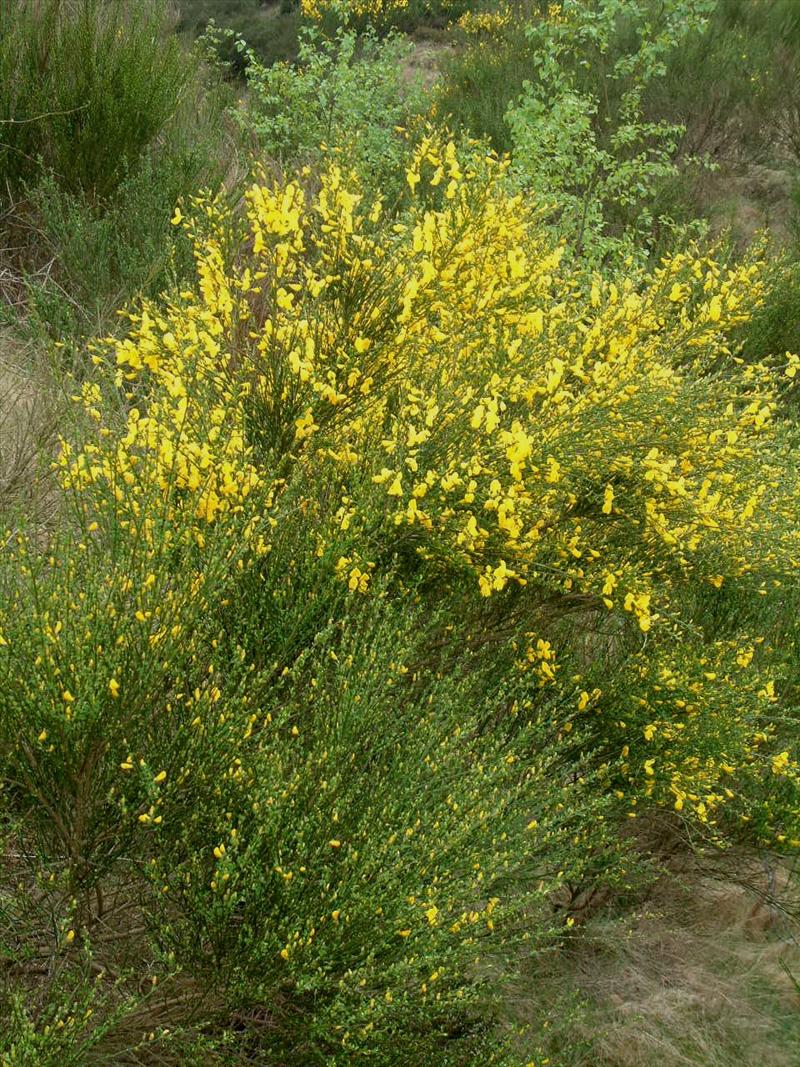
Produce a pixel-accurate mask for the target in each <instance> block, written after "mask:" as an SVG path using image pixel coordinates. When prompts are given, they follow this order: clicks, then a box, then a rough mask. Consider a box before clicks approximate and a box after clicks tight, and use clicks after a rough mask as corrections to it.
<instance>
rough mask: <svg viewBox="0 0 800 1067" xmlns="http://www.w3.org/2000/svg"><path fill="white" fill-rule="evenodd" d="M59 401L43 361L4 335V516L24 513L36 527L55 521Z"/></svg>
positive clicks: (0, 508) (0, 443) (0, 388)
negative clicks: (52, 463) (54, 459)
mask: <svg viewBox="0 0 800 1067" xmlns="http://www.w3.org/2000/svg"><path fill="white" fill-rule="evenodd" d="M59 406H60V402H59V396H58V391H57V389H56V387H55V384H54V382H53V380H52V376H51V373H50V370H49V368H48V367H47V366H46V363H45V360H44V357H43V356H42V354H41V353H40V352H38V351H37V350H36V349H35V348H34V346H32V345H21V344H19V343H17V342H16V341H15V340H14V339H13V338H11V337H10V336H8V335H3V334H0V516H2V519H3V523H4V525H6V524H8V523H9V522H13V518H14V516H15V514H19V513H20V512H21V511H22V512H24V513H25V514H26V516H27V517H28V518H29V519H31V520H32V521H33V522H34V523H36V524H47V523H49V521H50V520H51V519H52V518H53V515H54V511H55V508H56V502H55V500H56V498H55V493H54V491H53V486H52V482H51V478H50V461H51V459H52V456H53V450H54V447H55V442H56V437H57V432H58V425H59V415H58V412H59Z"/></svg>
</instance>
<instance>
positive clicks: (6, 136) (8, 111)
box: [0, 0, 195, 197]
mask: <svg viewBox="0 0 800 1067" xmlns="http://www.w3.org/2000/svg"><path fill="white" fill-rule="evenodd" d="M168 30H169V21H168V19H167V16H166V14H165V5H164V3H163V2H161V0H134V2H133V3H123V2H121V0H106V2H103V0H74V2H71V0H43V2H42V3H39V2H36V0H2V2H0V132H1V136H0V176H1V177H2V184H3V186H7V187H9V188H10V189H11V191H12V193H14V192H16V193H19V192H20V191H21V189H22V185H23V183H24V182H31V181H34V182H35V180H36V179H37V177H38V175H39V174H41V173H42V172H45V173H48V172H52V173H54V174H55V176H56V178H57V181H58V183H59V185H60V186H61V187H62V188H63V189H65V190H66V191H67V192H70V193H74V194H78V193H83V194H86V195H88V196H90V197H104V196H109V195H111V194H112V193H113V192H114V191H115V190H116V188H117V187H118V185H119V184H120V182H121V181H122V180H123V178H124V177H125V175H126V174H127V173H129V172H130V170H131V169H133V168H135V166H136V164H137V163H138V161H139V159H140V157H141V155H142V153H143V152H144V151H145V149H146V148H147V147H148V145H150V144H151V143H152V142H153V140H154V139H155V138H156V137H157V136H158V135H159V134H160V133H161V132H162V130H163V129H164V127H165V126H166V125H167V123H168V122H169V120H170V119H171V118H172V116H173V115H174V114H175V112H176V110H177V108H178V106H179V104H180V102H181V99H182V97H183V95H184V94H185V93H186V92H187V91H188V89H189V87H190V85H191V83H192V81H193V79H194V76H195V71H194V67H193V64H192V63H191V62H188V61H187V58H186V56H185V54H184V52H183V50H182V49H181V47H180V44H179V42H178V40H177V39H176V38H175V37H174V35H171V34H170V33H169V32H168Z"/></svg>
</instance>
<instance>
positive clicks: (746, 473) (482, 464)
mask: <svg viewBox="0 0 800 1067" xmlns="http://www.w3.org/2000/svg"><path fill="white" fill-rule="evenodd" d="M505 175H506V165H505V164H504V163H503V162H501V161H497V160H495V159H492V158H484V157H482V156H481V155H480V154H476V152H475V151H474V150H470V151H467V152H460V151H458V150H457V148H456V146H455V145H454V144H453V143H452V142H446V141H444V142H443V141H441V140H440V139H439V138H438V137H436V136H435V135H430V136H426V137H423V138H422V139H421V140H420V142H419V143H418V144H417V146H416V147H415V149H414V150H413V151H412V152H411V154H410V158H409V164H408V170H407V187H408V210H407V212H406V213H405V214H403V215H400V216H396V217H386V212H385V208H384V205H383V203H382V202H381V199H380V197H379V196H378V195H376V196H367V195H366V194H364V193H363V191H362V190H361V189H360V188H358V186H357V185H356V183H355V182H354V180H352V179H351V178H349V177H348V175H346V174H345V173H344V172H343V171H342V169H341V167H340V166H339V165H338V164H336V163H333V164H331V165H330V166H328V167H327V169H326V170H325V171H324V173H323V174H322V175H321V177H320V180H319V183H318V185H316V187H315V186H313V185H312V177H311V175H309V174H304V175H300V176H298V177H297V178H295V179H293V180H288V181H279V182H276V181H267V180H261V181H258V182H257V183H255V184H253V185H252V187H251V188H250V189H249V190H248V192H247V195H246V201H245V204H246V206H245V213H246V219H243V218H241V217H236V216H234V215H232V214H231V212H230V211H229V209H227V208H226V207H224V206H223V205H222V204H220V203H217V202H214V201H209V202H198V203H196V204H195V205H194V212H193V214H194V216H195V218H196V219H201V220H202V223H203V225H202V226H200V225H199V223H197V222H188V223H185V225H186V227H187V232H188V233H189V234H190V236H191V237H192V239H193V241H194V245H195V255H196V258H197V264H198V277H199V284H198V286H197V288H196V290H194V291H191V292H187V293H184V294H182V295H181V297H180V299H179V300H178V301H177V302H176V303H175V304H173V305H172V306H170V307H168V308H167V309H166V310H164V311H157V310H156V309H155V308H152V307H149V306H146V307H145V308H144V309H143V310H142V311H141V313H140V314H138V315H137V316H135V318H134V322H133V329H132V331H131V333H130V335H129V336H128V337H127V338H124V339H122V340H115V341H110V342H108V343H107V345H106V346H105V349H104V350H101V351H100V352H99V353H98V355H97V356H96V359H97V361H98V363H99V364H101V365H104V366H107V367H108V368H109V371H113V373H114V374H115V375H116V379H117V382H118V384H119V387H120V388H122V389H123V390H125V391H126V394H125V395H126V396H127V398H128V410H127V418H126V425H125V427H124V429H123V430H122V432H116V431H112V429H111V428H110V427H109V426H107V425H104V421H103V417H102V415H101V413H100V410H99V407H98V402H97V396H96V394H95V392H94V391H93V389H92V387H89V389H88V391H86V392H85V395H84V397H83V402H84V404H85V406H86V408H87V411H89V412H90V415H91V417H92V418H95V421H98V420H99V425H98V433H97V436H96V439H95V440H94V441H90V442H89V443H88V444H87V445H85V446H84V447H83V448H82V450H80V451H79V452H78V453H77V454H72V453H71V451H70V449H69V448H68V446H66V445H65V447H64V453H63V456H62V465H63V468H64V477H65V478H66V480H67V481H68V482H69V484H71V485H74V486H78V487H85V486H88V485H95V484H98V483H102V484H103V485H104V486H107V487H110V488H111V490H112V493H113V496H114V498H115V501H116V505H115V506H117V507H118V509H119V510H120V512H121V513H122V514H125V513H126V509H127V511H129V512H130V513H131V515H135V514H137V509H140V505H139V504H138V503H137V494H138V493H139V492H141V491H142V489H141V487H143V486H149V487H152V485H153V484H156V485H157V486H159V487H160V489H161V491H162V492H163V495H164V500H165V502H167V504H168V506H169V507H170V508H173V509H174V508H178V509H181V513H182V514H183V515H185V516H188V517H189V518H190V519H191V521H192V522H193V523H194V527H195V533H194V536H195V538H197V539H198V540H202V538H203V536H204V533H203V531H204V530H208V528H209V526H213V525H214V524H215V523H217V522H219V521H220V520H221V519H222V518H224V517H225V516H226V515H230V514H239V513H241V512H245V513H246V510H247V508H248V506H249V504H248V498H249V497H250V496H251V494H253V490H254V488H255V487H256V486H258V487H259V489H260V495H259V500H260V504H259V506H260V507H262V508H264V507H266V508H267V509H268V510H269V509H270V508H272V507H273V505H275V507H277V506H278V502H279V501H280V499H281V496H282V494H284V493H285V492H286V490H287V487H290V486H293V487H294V491H295V492H296V493H297V494H298V495H299V500H300V504H299V506H300V508H301V510H302V513H303V514H304V515H305V517H306V519H307V521H308V523H309V530H310V533H309V536H310V538H311V544H310V546H309V547H310V549H311V550H312V551H313V552H315V553H316V554H317V556H320V557H321V556H323V554H324V553H325V552H326V551H327V550H328V549H330V550H331V551H332V552H334V553H335V555H334V556H333V558H334V559H338V561H339V562H338V564H337V565H336V568H335V569H336V572H337V573H338V574H339V575H340V577H341V580H342V581H343V582H344V583H345V584H346V585H347V586H348V587H349V589H350V590H351V591H352V592H353V593H361V594H366V593H368V591H369V590H370V581H371V577H372V576H373V574H374V572H375V565H376V559H377V557H378V555H379V554H380V555H381V558H383V559H386V558H387V554H388V555H389V556H391V554H392V553H401V554H407V553H409V552H410V553H411V554H412V555H414V556H416V557H417V558H418V559H421V560H423V561H425V562H426V563H427V565H428V566H429V567H432V568H434V569H436V568H439V569H440V570H442V571H445V570H449V571H452V570H453V568H455V569H461V570H464V569H466V570H467V571H471V572H472V574H473V575H474V579H473V580H474V582H475V586H476V590H478V591H479V592H480V593H481V594H483V596H485V597H492V596H496V595H498V594H501V593H503V591H504V590H508V589H509V588H516V589H522V588H523V587H528V592H529V593H530V595H532V596H533V597H535V598H537V600H538V601H539V602H545V603H547V604H548V605H549V607H548V609H547V612H546V613H545V614H546V617H547V618H549V619H551V621H552V620H553V619H556V620H557V619H559V618H562V617H564V616H565V615H566V614H567V613H570V612H576V611H578V612H584V613H585V612H589V613H591V612H595V613H597V612H599V613H601V614H602V613H606V614H613V616H614V617H615V618H616V619H618V620H620V621H621V624H622V625H623V626H624V625H625V623H626V620H628V621H631V622H633V624H634V632H636V631H638V633H639V634H640V635H648V636H649V635H650V631H651V630H656V629H660V630H663V631H664V632H665V633H666V632H670V630H671V628H672V627H673V625H674V624H675V623H674V620H675V611H676V609H675V603H674V594H675V592H676V591H677V592H680V591H682V590H683V589H685V587H686V583H687V582H688V581H691V582H693V583H695V584H699V585H700V586H701V587H702V586H705V587H706V588H711V589H714V588H715V587H716V588H719V587H720V586H721V585H723V584H724V583H725V582H727V581H731V580H741V579H745V578H747V576H748V575H750V574H752V573H754V572H763V571H764V569H765V568H768V569H769V570H771V571H772V572H773V573H774V574H775V576H776V577H775V580H776V581H780V580H781V578H780V576H781V575H787V574H791V573H796V570H797V566H798V560H800V535H799V534H798V530H797V526H796V522H795V521H794V520H795V517H796V502H797V499H798V488H797V478H796V473H795V469H794V466H793V465H792V464H791V463H790V462H789V458H788V456H789V454H788V451H787V449H788V445H786V444H785V443H784V442H783V438H782V435H781V427H780V423H779V420H777V419H776V410H777V400H778V396H779V390H780V388H782V387H783V384H785V383H786V381H787V379H786V377H785V375H784V374H783V373H782V372H781V371H780V370H779V369H776V368H772V367H770V366H766V365H760V364H759V365H744V364H743V363H741V361H738V360H737V359H736V358H735V357H734V356H733V355H732V354H731V353H730V352H729V351H728V350H727V348H726V347H725V344H726V342H725V335H726V333H725V332H726V331H727V330H729V329H730V328H731V327H732V326H735V325H736V324H738V323H740V322H742V321H743V320H744V319H745V318H746V314H747V312H746V311H745V308H752V307H753V306H754V303H755V302H756V301H757V300H758V298H759V293H760V287H761V281H760V268H759V265H758V264H757V263H750V264H742V265H737V266H734V267H725V266H722V265H721V264H720V263H718V262H717V261H716V260H714V259H713V258H711V257H709V256H707V255H700V254H694V253H684V254H679V255H675V256H673V257H671V258H670V259H668V260H666V261H664V262H663V263H662V264H661V265H660V266H659V267H658V269H657V270H655V271H654V273H653V274H652V275H651V276H649V277H645V276H640V275H636V274H633V273H631V274H630V276H628V277H623V278H618V279H617V280H616V281H611V280H602V279H600V278H597V277H582V276H581V275H580V274H579V273H578V272H576V269H575V267H574V265H573V264H571V263H568V262H567V261H566V260H565V257H564V253H563V249H562V248H561V247H559V246H557V245H554V243H553V241H552V239H551V237H550V235H549V233H548V232H547V230H546V229H544V228H543V227H542V226H541V225H540V224H539V223H538V222H537V219H536V216H535V213H533V212H532V210H531V208H530V206H529V205H528V204H527V203H526V202H525V200H524V199H523V198H522V197H520V196H518V195H515V194H513V193H512V192H511V191H509V188H508V186H507V184H506V181H505ZM241 228H243V232H239V231H240V230H241ZM723 368H724V373H723ZM782 383H783V384H782ZM92 412H94V413H95V414H94V415H92V414H91V413H92ZM96 417H97V418H96ZM298 486H299V487H300V488H298ZM303 486H305V488H302V487H303ZM320 486H324V487H325V488H324V492H323V491H321V489H320ZM264 493H266V498H265V497H264V495H263V494H264ZM265 499H266V503H265V502H264V501H265ZM293 499H295V500H297V499H298V497H295V498H293ZM272 521H273V523H277V522H278V520H277V519H273V520H272ZM267 551H269V544H268V543H265V542H264V540H263V538H260V540H259V552H267ZM545 636H547V634H546V631H545ZM640 639H644V636H642V637H641V638H640ZM537 641H538V644H537ZM531 649H532V651H531V652H530V653H529V655H528V657H527V658H528V661H529V662H530V663H533V664H535V665H536V670H537V671H538V673H539V675H540V677H541V680H542V682H543V683H546V682H548V681H552V679H553V678H554V671H555V655H554V653H553V652H552V650H551V648H550V645H549V644H548V642H547V641H545V640H544V638H543V637H541V635H540V636H539V637H537V638H536V639H535V640H533V643H532V645H531ZM737 684H738V683H737ZM682 699H683V698H682ZM656 711H657V709H654V710H653V715H655V714H656ZM652 721H653V729H654V731H658V730H660V727H659V726H658V722H657V721H656V719H655V718H653V720H652ZM687 736H688V734H687ZM623 758H624V757H623ZM648 758H649V757H648ZM681 758H682V757H681ZM657 766H658V765H657V764H655V763H651V764H650V771H653V769H654V767H657ZM664 766H665V772H666V775H667V777H666V778H665V779H664V780H665V783H666V785H665V789H666V790H667V791H668V793H669V795H670V797H671V802H674V801H676V800H677V801H683V800H684V799H685V798H686V797H690V796H696V797H697V798H702V797H707V798H709V799H707V800H705V801H703V800H702V799H699V800H698V801H697V803H704V804H705V805H706V808H708V807H711V806H713V805H714V804H716V802H717V801H716V797H717V796H722V795H724V792H723V791H722V786H721V784H720V782H721V778H720V775H721V774H723V773H724V772H720V771H719V770H718V769H717V768H712V769H711V770H709V769H708V768H707V767H705V768H698V771H697V775H695V778H696V779H697V778H698V776H699V778H700V779H702V781H703V782H704V783H705V784H703V785H702V787H701V786H698V785H697V782H696V781H695V782H694V784H692V785H689V784H687V782H686V777H687V775H688V773H689V768H687V767H686V766H684V764H679V763H675V762H674V761H673V762H672V763H670V764H669V766H668V767H667V765H666V763H665V765H664ZM645 777H646V778H651V777H655V772H654V773H653V774H652V775H651V774H650V772H649V771H647V772H646V774H645ZM706 780H707V781H706ZM712 796H713V798H714V799H713V800H712V799H710V798H712Z"/></svg>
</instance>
